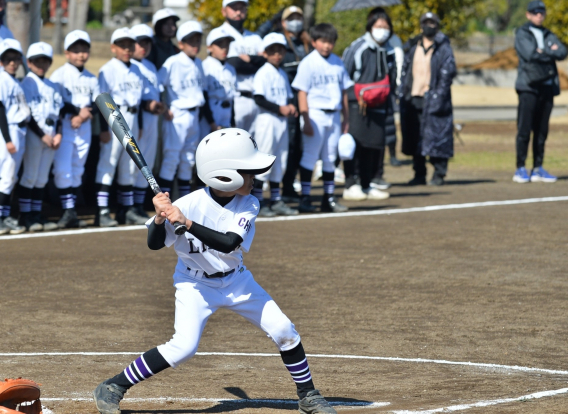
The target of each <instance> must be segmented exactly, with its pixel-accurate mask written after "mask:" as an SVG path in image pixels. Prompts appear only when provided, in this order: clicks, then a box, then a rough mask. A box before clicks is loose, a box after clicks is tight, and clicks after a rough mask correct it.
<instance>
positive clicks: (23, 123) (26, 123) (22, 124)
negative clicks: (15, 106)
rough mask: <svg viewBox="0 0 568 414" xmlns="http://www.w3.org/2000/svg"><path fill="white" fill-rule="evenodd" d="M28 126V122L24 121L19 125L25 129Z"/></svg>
mask: <svg viewBox="0 0 568 414" xmlns="http://www.w3.org/2000/svg"><path fill="white" fill-rule="evenodd" d="M27 126H28V121H22V122H20V123H19V124H18V127H19V128H25V127H27Z"/></svg>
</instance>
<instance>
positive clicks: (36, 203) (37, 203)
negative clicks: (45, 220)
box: [32, 187, 44, 211]
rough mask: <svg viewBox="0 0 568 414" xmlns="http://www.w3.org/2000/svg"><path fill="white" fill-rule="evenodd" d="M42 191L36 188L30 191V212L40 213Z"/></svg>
mask: <svg viewBox="0 0 568 414" xmlns="http://www.w3.org/2000/svg"><path fill="white" fill-rule="evenodd" d="M43 191H44V190H43V188H37V187H36V188H34V189H33V190H32V211H41V207H42V202H43Z"/></svg>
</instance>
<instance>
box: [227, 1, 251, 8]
mask: <svg viewBox="0 0 568 414" xmlns="http://www.w3.org/2000/svg"><path fill="white" fill-rule="evenodd" d="M238 2H241V3H246V4H248V0H223V7H227V6H228V5H229V4H231V3H238Z"/></svg>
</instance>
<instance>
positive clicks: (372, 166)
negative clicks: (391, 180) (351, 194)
mask: <svg viewBox="0 0 568 414" xmlns="http://www.w3.org/2000/svg"><path fill="white" fill-rule="evenodd" d="M355 142H356V144H357V147H356V148H355V155H354V156H353V159H352V160H345V161H343V171H344V172H345V188H349V187H351V186H352V185H353V184H355V183H356V181H357V175H359V178H360V180H361V187H363V189H367V188H369V186H370V185H371V181H372V180H373V179H380V178H383V171H384V158H385V150H384V149H375V148H367V147H363V146H361V145H360V144H359V143H358V142H357V141H355Z"/></svg>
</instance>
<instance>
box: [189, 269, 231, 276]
mask: <svg viewBox="0 0 568 414" xmlns="http://www.w3.org/2000/svg"><path fill="white" fill-rule="evenodd" d="M187 270H189V271H190V272H193V271H194V270H195V269H191V268H189V267H188V268H187ZM195 271H196V272H203V270H195ZM233 273H235V269H233V270H229V271H228V272H217V273H213V274H210V275H209V274H207V273H205V272H203V276H205V277H206V278H207V279H217V278H220V277H225V276H229V275H231V274H233Z"/></svg>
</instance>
